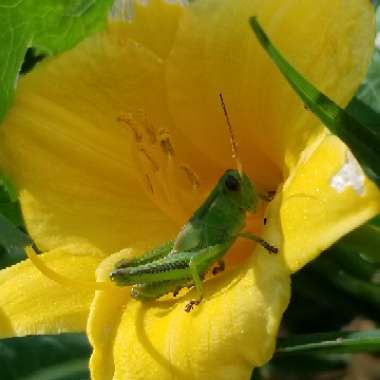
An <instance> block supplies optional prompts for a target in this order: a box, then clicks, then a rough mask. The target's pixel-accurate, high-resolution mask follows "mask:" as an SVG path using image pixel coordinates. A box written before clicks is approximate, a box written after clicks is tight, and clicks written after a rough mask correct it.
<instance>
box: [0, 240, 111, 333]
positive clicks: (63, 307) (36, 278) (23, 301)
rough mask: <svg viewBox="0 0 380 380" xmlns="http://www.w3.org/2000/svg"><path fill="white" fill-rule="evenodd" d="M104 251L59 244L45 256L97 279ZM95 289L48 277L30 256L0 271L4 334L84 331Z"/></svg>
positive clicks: (71, 272) (74, 273)
mask: <svg viewBox="0 0 380 380" xmlns="http://www.w3.org/2000/svg"><path fill="white" fill-rule="evenodd" d="M103 258H104V255H103V254H102V253H101V252H100V251H98V250H97V249H95V248H93V247H91V246H88V245H71V246H66V247H61V248H57V249H55V250H52V251H50V252H47V253H45V254H43V255H42V256H41V259H42V260H43V261H44V263H45V264H46V265H48V266H49V267H50V268H52V269H54V270H55V271H57V272H58V273H60V274H62V275H64V276H66V277H68V278H75V279H80V280H87V281H95V278H94V272H95V270H96V267H97V266H98V264H99V262H100V261H101V260H102V259H103ZM93 297H94V291H93V290H91V289H89V288H83V289H78V288H67V287H64V286H62V285H60V284H57V283H56V282H54V281H52V280H50V279H48V278H47V277H45V276H44V275H43V274H42V273H41V272H40V271H39V270H38V269H37V268H36V267H35V266H34V265H33V264H32V263H31V262H30V261H29V260H25V261H23V262H21V263H19V264H17V265H14V266H12V267H10V268H7V269H4V270H2V271H0V337H1V338H5V337H12V336H23V335H33V334H58V333H62V332H75V331H83V330H84V329H85V326H86V321H87V317H88V312H89V307H90V303H91V301H92V299H93Z"/></svg>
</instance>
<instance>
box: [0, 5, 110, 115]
mask: <svg viewBox="0 0 380 380" xmlns="http://www.w3.org/2000/svg"><path fill="white" fill-rule="evenodd" d="M111 4H112V0H99V1H96V0H2V1H1V2H0V88H1V91H0V120H1V119H2V118H3V117H4V115H5V113H6V111H7V110H8V108H9V106H10V104H11V101H12V99H13V96H14V92H15V88H16V85H17V78H18V73H19V71H20V68H21V65H22V63H23V60H24V56H25V54H26V51H27V49H28V48H31V47H33V48H35V49H36V51H37V53H38V54H46V55H52V54H56V53H59V52H62V51H64V50H66V49H69V48H71V47H73V46H74V45H75V44H76V43H77V42H79V41H80V40H81V39H83V38H84V37H86V36H87V35H89V34H90V33H93V32H95V31H97V30H99V29H100V28H101V27H103V26H104V23H105V19H106V15H107V12H108V9H109V7H110V6H111Z"/></svg>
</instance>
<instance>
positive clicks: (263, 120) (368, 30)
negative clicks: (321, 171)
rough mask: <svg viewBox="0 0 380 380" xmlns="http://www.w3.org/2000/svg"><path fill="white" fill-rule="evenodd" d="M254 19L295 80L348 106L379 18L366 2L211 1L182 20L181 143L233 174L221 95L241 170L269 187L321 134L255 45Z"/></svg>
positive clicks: (175, 85)
mask: <svg viewBox="0 0 380 380" xmlns="http://www.w3.org/2000/svg"><path fill="white" fill-rule="evenodd" d="M253 15H257V16H258V18H259V20H260V22H261V23H262V25H263V27H264V29H265V30H266V31H267V33H268V34H269V36H270V37H271V39H273V42H274V43H275V44H276V45H277V46H278V47H279V48H280V49H281V51H282V53H283V54H284V55H285V57H286V58H287V59H289V61H290V62H291V63H292V64H294V65H295V66H296V67H297V69H298V70H300V71H301V72H302V73H303V74H304V75H305V76H306V77H307V78H308V79H309V80H311V81H312V82H313V83H314V84H315V85H316V86H317V87H318V88H320V89H321V90H322V91H323V92H325V93H327V94H328V95H330V96H331V97H332V98H333V99H334V100H335V101H336V102H338V103H339V104H341V105H344V104H346V103H347V102H348V101H349V99H350V98H351V96H352V95H353V93H354V91H355V89H356V88H357V86H358V84H359V83H360V81H361V80H362V78H363V76H364V73H365V71H366V69H367V64H368V61H369V58H370V55H371V52H372V46H373V36H374V12H373V9H372V6H371V4H370V2H369V1H367V0H349V1H347V0H321V1H318V2H313V3H312V4H311V3H310V1H309V0H301V1H300V0H265V1H264V0H261V1H258V0H257V1H252V0H242V1H239V2H238V6H237V2H235V1H230V0H210V1H196V2H193V3H192V4H191V6H190V10H189V12H187V13H186V14H185V16H184V17H183V19H182V20H181V23H180V28H179V33H178V36H177V38H176V43H175V45H174V48H173V50H172V52H171V55H170V58H169V62H168V72H167V76H168V92H169V100H170V105H171V111H172V114H173V117H174V119H175V122H176V125H177V126H178V128H179V129H180V132H181V133H182V134H183V136H185V137H186V138H185V139H184V138H179V139H178V141H176V143H177V144H178V145H180V146H181V144H182V145H185V144H193V145H194V146H195V147H197V148H198V149H199V150H200V151H201V152H203V153H204V154H206V155H207V156H208V157H209V158H210V159H212V160H214V161H215V162H218V163H219V165H220V166H224V167H228V166H231V159H230V157H231V153H230V146H229V138H228V134H227V127H226V122H225V120H224V117H223V112H222V110H221V106H220V102H219V97H218V94H219V93H220V92H222V93H223V95H224V100H225V102H226V105H227V108H228V111H229V114H230V119H231V122H232V124H233V127H234V131H235V135H236V139H237V141H238V142H239V144H240V154H241V156H242V158H243V166H244V164H245V170H246V171H247V172H248V173H249V174H250V176H251V177H252V178H253V179H255V180H256V181H259V182H261V183H264V184H267V185H268V186H269V185H272V186H273V185H277V184H278V183H279V182H280V180H281V175H282V174H284V175H285V176H286V174H287V173H282V171H283V167H284V156H285V155H286V164H287V165H288V166H292V165H294V164H295V163H296V162H297V160H298V155H299V153H300V151H301V150H302V149H303V148H304V147H305V142H306V141H307V140H309V139H310V138H311V137H312V136H313V134H314V133H318V131H319V130H320V127H319V125H318V124H317V122H316V119H315V118H314V117H313V116H311V113H309V112H307V111H306V110H305V109H304V108H303V105H302V103H301V102H300V101H299V100H298V98H297V96H296V95H295V94H294V91H293V90H292V89H291V88H290V86H289V85H288V84H287V83H286V82H285V81H284V79H283V78H282V76H281V74H280V73H279V72H278V70H277V68H276V67H275V66H274V65H273V63H272V62H271V61H270V59H269V58H268V57H267V56H266V54H265V53H264V51H263V49H262V48H261V47H260V46H259V44H258V42H257V41H256V39H255V37H254V35H253V33H252V31H251V30H250V28H249V25H248V19H249V17H251V16H253ZM184 73H186V74H184ZM183 149H184V150H185V149H186V148H185V147H184V148H183Z"/></svg>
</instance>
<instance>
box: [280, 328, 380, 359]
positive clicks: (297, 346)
mask: <svg viewBox="0 0 380 380" xmlns="http://www.w3.org/2000/svg"><path fill="white" fill-rule="evenodd" d="M300 352H303V353H309V352H323V353H328V354H337V353H356V352H380V329H376V330H371V331H365V332H347V331H342V332H332V333H321V334H311V335H298V336H297V335H296V336H292V337H289V338H281V339H279V340H278V346H277V350H276V354H275V356H277V357H278V356H283V355H292V354H298V353H300Z"/></svg>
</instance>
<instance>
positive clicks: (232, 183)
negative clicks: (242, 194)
mask: <svg viewBox="0 0 380 380" xmlns="http://www.w3.org/2000/svg"><path fill="white" fill-rule="evenodd" d="M225 184H226V188H227V189H228V190H229V191H239V190H240V182H239V181H238V180H237V179H236V177H234V176H233V175H229V176H228V177H227V178H226V182H225Z"/></svg>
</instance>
